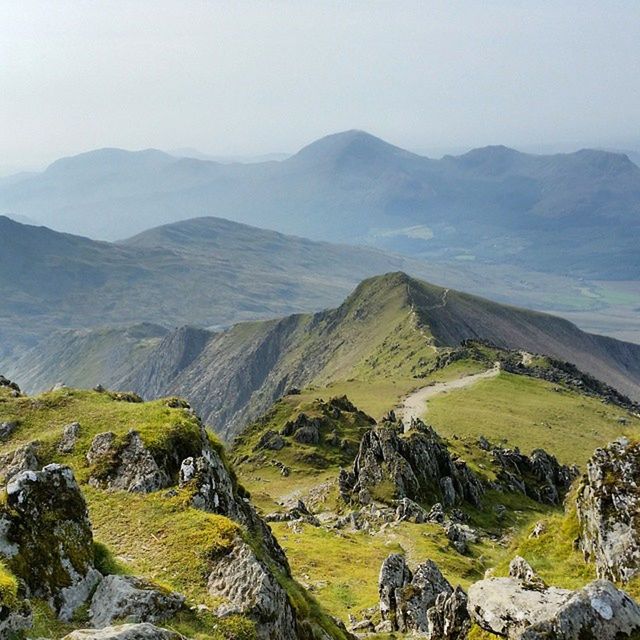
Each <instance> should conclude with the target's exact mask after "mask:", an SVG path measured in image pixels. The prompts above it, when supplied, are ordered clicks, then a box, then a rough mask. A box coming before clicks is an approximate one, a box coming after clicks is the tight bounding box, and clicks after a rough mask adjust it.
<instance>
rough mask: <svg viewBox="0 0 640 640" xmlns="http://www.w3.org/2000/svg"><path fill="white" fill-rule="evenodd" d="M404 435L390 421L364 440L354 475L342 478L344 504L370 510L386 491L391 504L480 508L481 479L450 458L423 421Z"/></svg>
mask: <svg viewBox="0 0 640 640" xmlns="http://www.w3.org/2000/svg"><path fill="white" fill-rule="evenodd" d="M402 429H403V427H402V424H401V423H394V422H390V421H387V422H383V423H382V424H380V425H378V426H377V427H375V428H374V429H371V430H370V431H367V432H366V433H365V434H364V436H363V437H362V440H361V442H360V449H359V451H358V455H357V457H356V459H355V462H354V465H353V469H352V470H351V471H345V470H343V471H342V473H341V474H340V477H339V478H338V485H339V488H340V492H341V495H342V497H343V498H345V499H346V500H348V501H358V502H360V503H363V504H366V503H367V500H369V499H370V497H371V496H372V495H373V496H380V494H381V493H384V491H385V489H386V490H387V491H388V492H389V495H388V496H385V497H386V499H388V500H391V499H398V500H400V499H402V498H410V499H411V500H414V501H427V502H431V503H434V502H443V503H444V504H445V506H453V505H454V504H458V503H460V502H463V501H466V502H469V503H470V504H472V505H474V506H480V503H481V496H482V494H483V491H484V489H483V486H482V483H481V482H480V480H479V478H478V477H477V476H476V475H475V474H474V473H473V472H472V471H471V470H470V469H469V467H467V465H466V464H465V463H464V461H462V460H460V459H454V458H452V456H451V455H450V453H449V451H448V449H447V447H446V446H445V444H444V443H443V442H442V441H441V440H440V438H439V437H438V435H437V434H436V433H435V431H433V429H431V428H430V427H427V426H426V425H424V424H423V423H422V422H420V421H414V422H413V423H412V425H411V429H410V431H409V432H408V433H406V434H404V433H402Z"/></svg>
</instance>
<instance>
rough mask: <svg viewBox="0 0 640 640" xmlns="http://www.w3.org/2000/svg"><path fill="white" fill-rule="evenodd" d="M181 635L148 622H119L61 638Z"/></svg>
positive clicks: (130, 639) (162, 639)
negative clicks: (111, 625) (118, 623)
mask: <svg viewBox="0 0 640 640" xmlns="http://www.w3.org/2000/svg"><path fill="white" fill-rule="evenodd" d="M182 638H183V636H180V635H178V634H177V633H174V632H173V631H168V630H167V629H161V628H160V627H156V626H154V625H152V624H149V623H143V624H120V625H117V626H115V627H106V628H104V629H78V630H77V631H72V632H71V633H70V634H69V635H66V636H64V638H63V640H181V639H182Z"/></svg>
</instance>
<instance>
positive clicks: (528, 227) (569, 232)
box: [0, 131, 640, 280]
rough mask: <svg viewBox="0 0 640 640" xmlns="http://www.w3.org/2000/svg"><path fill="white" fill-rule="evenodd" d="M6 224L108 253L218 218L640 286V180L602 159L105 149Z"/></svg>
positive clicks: (41, 189) (53, 169) (346, 146)
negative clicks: (123, 243)
mask: <svg viewBox="0 0 640 640" xmlns="http://www.w3.org/2000/svg"><path fill="white" fill-rule="evenodd" d="M0 211H3V212H4V213H6V214H17V215H26V216H29V217H31V218H34V219H36V220H38V221H40V222H42V223H45V224H48V225H49V226H52V227H54V228H56V229H58V230H61V231H66V232H72V233H79V234H84V235H88V236H91V237H94V238H101V239H110V240H113V239H120V238H125V237H129V236H131V235H132V234H133V233H136V232H141V231H143V230H145V229H148V228H149V227H152V226H156V225H158V224H163V223H168V222H172V221H176V220H179V219H185V218H191V217H195V216H205V215H214V216H220V217H225V218H229V219H232V220H235V221H239V222H243V223H248V224H252V225H257V226H261V227H267V228H270V229H275V230H278V231H281V232H284V233H294V234H299V235H303V236H306V237H311V238H313V239H319V240H330V241H334V242H336V241H337V242H345V241H349V242H352V243H366V244H374V245H376V246H379V247H384V248H387V249H393V250H394V251H399V252H403V253H407V254H411V255H417V256H422V257H429V258H431V259H438V260H447V261H468V260H476V261H478V262H484V263H490V264H508V265H514V266H519V267H523V268H526V269H534V270H537V271H545V272H550V273H555V274H572V275H574V276H580V277H589V278H593V279H601V280H602V279H605V280H606V279H615V280H637V279H638V278H639V277H640V259H639V254H638V251H637V246H638V244H639V242H640V169H639V168H638V167H637V166H636V165H635V164H633V162H631V160H629V158H628V157H627V156H626V155H624V154H618V153H611V152H607V151H598V150H587V149H585V150H581V151H577V152H575V153H568V154H555V155H531V154H524V153H520V152H518V151H515V150H513V149H509V148H506V147H502V146H493V147H485V148H481V149H475V150H473V151H470V152H469V153H466V154H463V155H460V156H445V157H443V158H441V159H439V160H433V159H430V158H426V157H423V156H419V155H416V154H413V153H410V152H408V151H405V150H403V149H400V148H398V147H395V146H393V145H390V144H388V143H386V142H384V141H382V140H380V139H378V138H376V137H374V136H371V135H369V134H367V133H364V132H361V131H348V132H344V133H339V134H335V135H331V136H328V137H326V138H322V139H321V140H318V141H316V142H314V143H312V144H310V145H309V146H307V147H305V148H303V149H302V150H301V151H299V152H298V153H297V154H295V155H293V156H291V157H289V158H286V159H284V160H282V161H268V162H258V163H253V164H241V163H232V164H221V163H218V162H211V161H206V160H198V159H195V158H176V157H174V156H171V155H169V154H166V153H163V152H160V151H156V150H145V151H140V152H128V151H123V150H120V149H102V150H97V151H92V152H89V153H85V154H81V155H79V156H74V157H70V158H64V159H61V160H58V161H56V162H54V163H53V164H52V165H50V166H49V167H48V168H47V169H46V170H45V171H44V172H42V173H39V174H35V175H34V174H29V175H26V176H24V177H23V178H22V179H15V178H14V179H4V180H3V181H1V182H0Z"/></svg>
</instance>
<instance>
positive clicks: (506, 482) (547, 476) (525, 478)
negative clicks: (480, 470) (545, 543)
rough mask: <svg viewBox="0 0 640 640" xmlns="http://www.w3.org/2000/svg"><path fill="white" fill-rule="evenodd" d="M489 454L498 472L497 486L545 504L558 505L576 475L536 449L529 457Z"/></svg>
mask: <svg viewBox="0 0 640 640" xmlns="http://www.w3.org/2000/svg"><path fill="white" fill-rule="evenodd" d="M491 453H492V457H493V461H494V463H495V464H496V465H497V466H498V469H499V471H498V474H497V476H498V484H499V485H501V486H502V488H504V489H506V490H508V491H517V492H519V493H523V494H524V495H527V496H529V497H530V498H532V499H533V500H536V501H537V502H542V503H544V504H552V505H557V504H560V503H561V502H562V499H563V497H564V495H565V494H566V492H567V491H568V490H569V487H570V486H571V483H572V482H573V480H574V479H575V478H576V477H577V475H578V471H577V469H576V468H575V467H574V468H570V467H567V466H566V465H561V464H560V463H559V462H558V460H557V459H556V458H555V456H552V455H551V454H549V453H547V452H546V451H544V449H536V450H535V451H533V452H532V454H531V456H526V455H524V454H522V453H520V451H519V450H518V449H499V448H494V449H492V451H491Z"/></svg>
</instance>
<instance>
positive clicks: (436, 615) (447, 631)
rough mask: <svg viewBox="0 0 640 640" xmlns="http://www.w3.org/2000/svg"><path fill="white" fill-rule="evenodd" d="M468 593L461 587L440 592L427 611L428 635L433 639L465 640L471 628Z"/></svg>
mask: <svg viewBox="0 0 640 640" xmlns="http://www.w3.org/2000/svg"><path fill="white" fill-rule="evenodd" d="M467 604H468V599H467V594H466V593H465V592H464V591H463V590H462V588H461V587H459V586H458V587H456V588H455V589H454V590H453V592H452V593H440V594H438V597H437V598H436V601H435V604H434V605H433V607H431V608H430V609H429V610H428V611H427V637H428V638H431V639H433V640H464V639H465V638H466V637H467V635H468V634H469V631H470V629H471V620H470V618H469V613H468V611H467Z"/></svg>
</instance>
